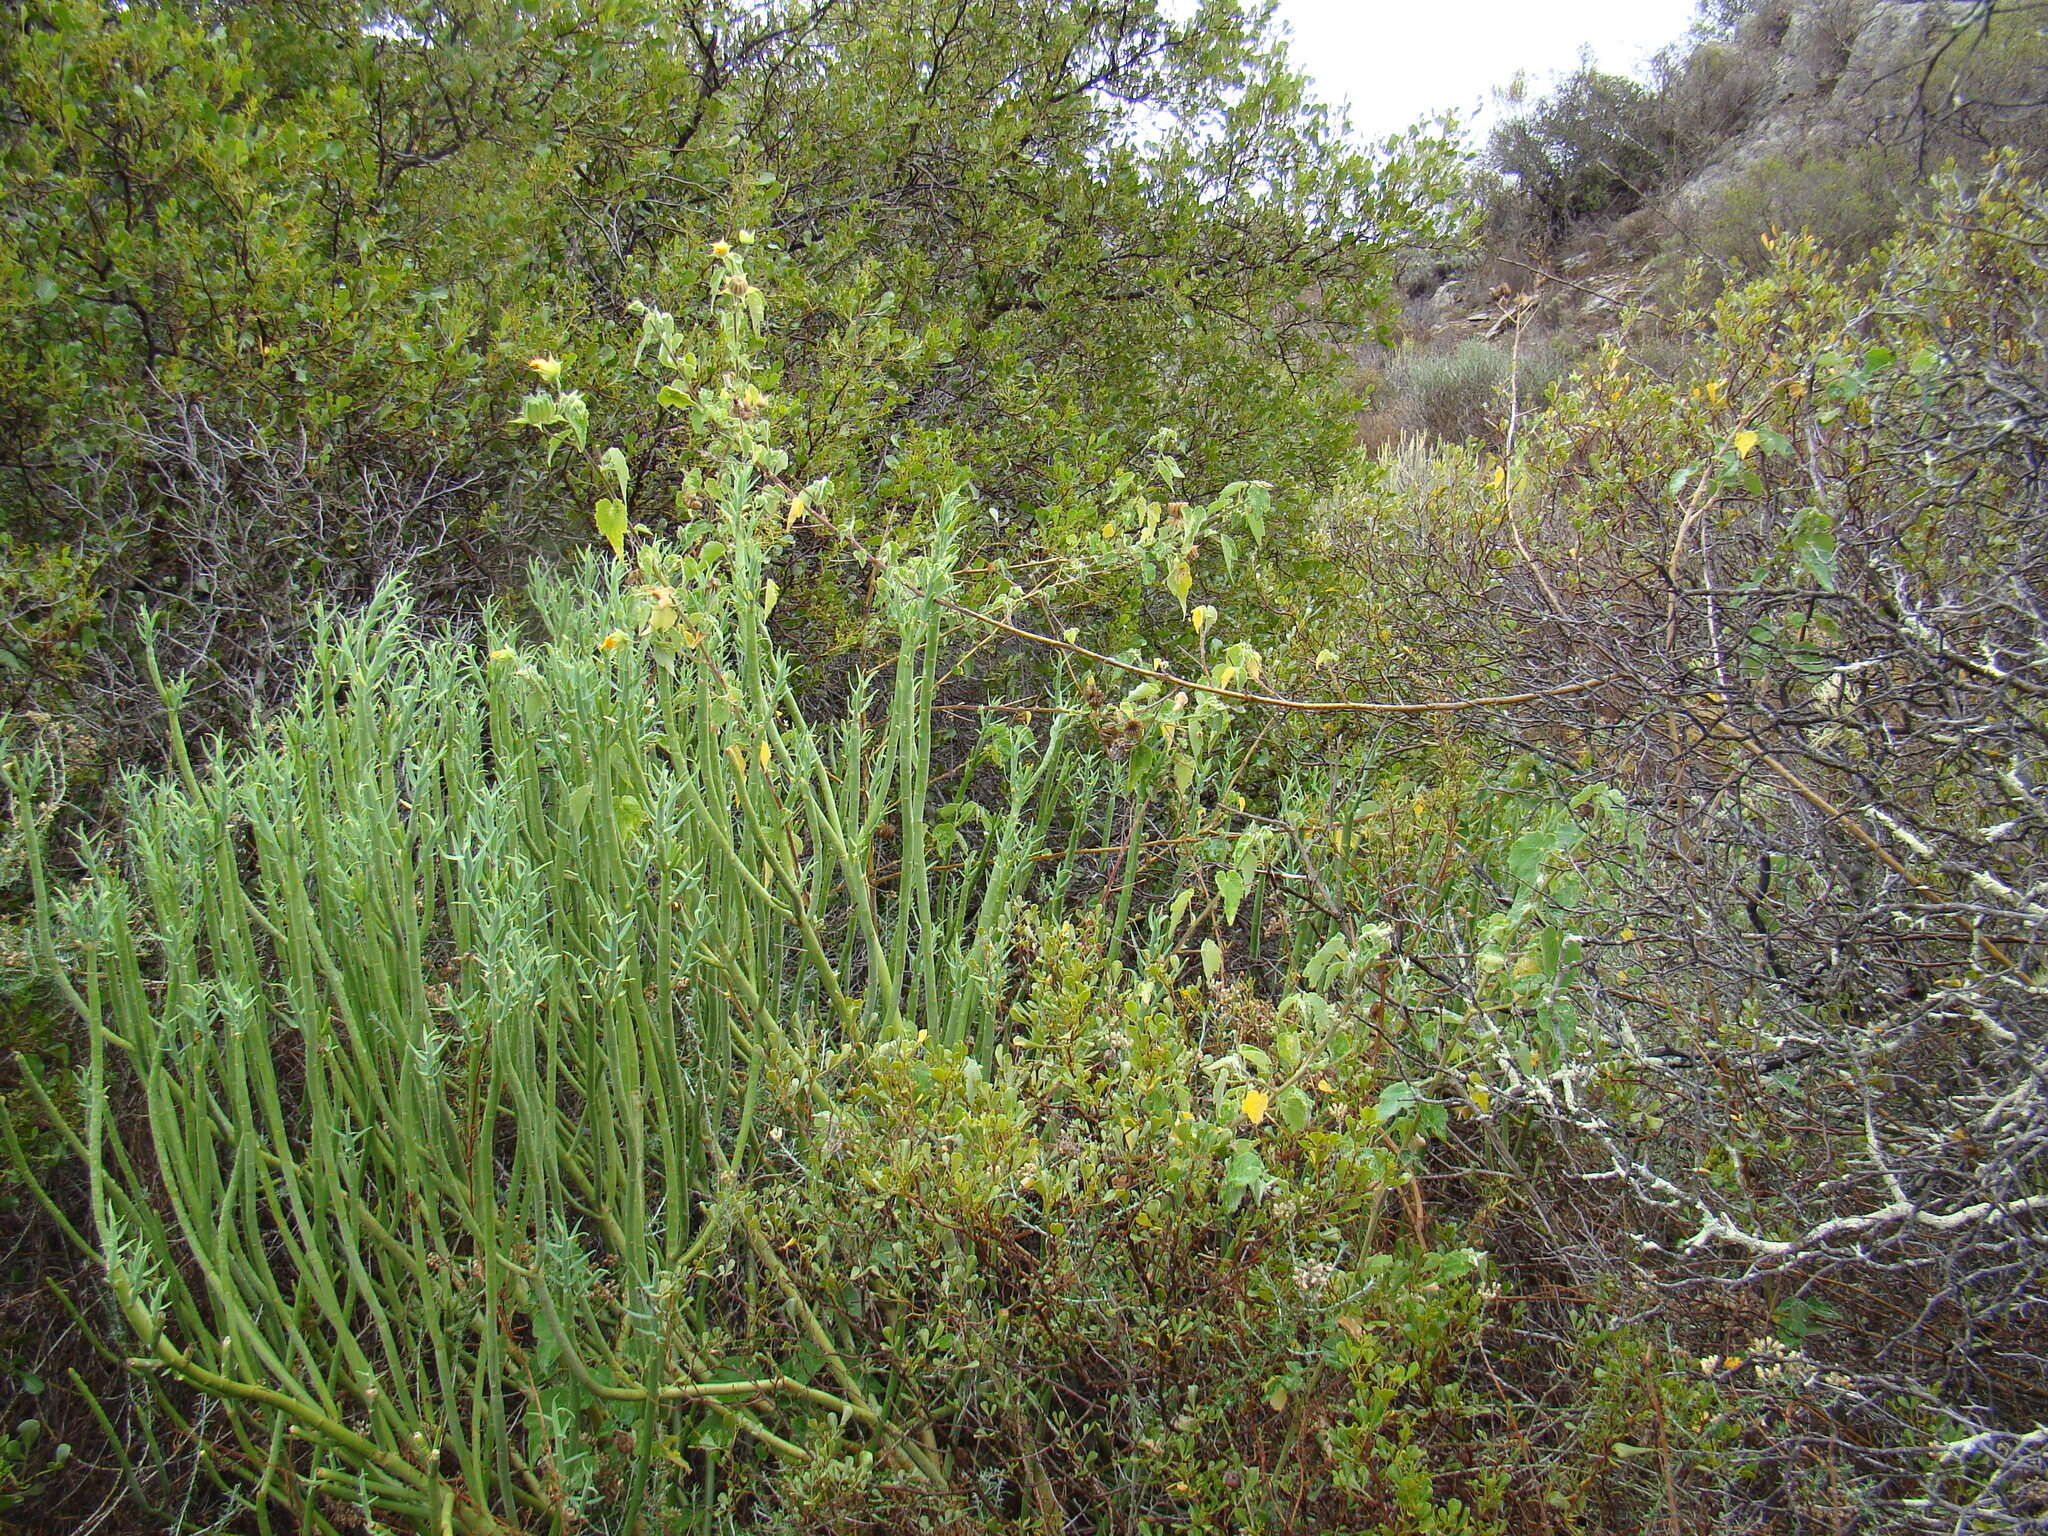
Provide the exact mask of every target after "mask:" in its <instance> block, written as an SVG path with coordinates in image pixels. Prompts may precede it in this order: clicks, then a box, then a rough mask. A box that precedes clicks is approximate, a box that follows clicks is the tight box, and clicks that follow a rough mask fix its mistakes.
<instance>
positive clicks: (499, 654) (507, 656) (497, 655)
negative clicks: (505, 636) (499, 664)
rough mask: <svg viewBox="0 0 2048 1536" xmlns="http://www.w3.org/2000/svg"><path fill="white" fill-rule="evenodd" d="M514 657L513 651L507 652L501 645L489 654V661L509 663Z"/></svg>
mask: <svg viewBox="0 0 2048 1536" xmlns="http://www.w3.org/2000/svg"><path fill="white" fill-rule="evenodd" d="M514 656H515V653H514V652H513V651H510V650H508V649H507V648H506V647H504V646H502V645H501V646H499V647H498V648H497V649H496V650H495V651H493V652H491V660H493V661H511V660H513V659H514Z"/></svg>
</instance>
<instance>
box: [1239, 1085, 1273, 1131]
mask: <svg viewBox="0 0 2048 1536" xmlns="http://www.w3.org/2000/svg"><path fill="white" fill-rule="evenodd" d="M1272 1107H1273V1097H1272V1095H1271V1094H1268V1093H1266V1092H1264V1091H1263V1090H1261V1089H1258V1088H1254V1089H1252V1091H1251V1092H1249V1093H1247V1094H1246V1095H1245V1096H1244V1117H1245V1119H1247V1120H1249V1121H1251V1123H1252V1124H1253V1125H1264V1124H1265V1123H1266V1111H1267V1110H1269V1109H1271V1108H1272Z"/></svg>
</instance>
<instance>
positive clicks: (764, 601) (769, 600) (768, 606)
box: [761, 581, 782, 619]
mask: <svg viewBox="0 0 2048 1536" xmlns="http://www.w3.org/2000/svg"><path fill="white" fill-rule="evenodd" d="M781 596H782V588H780V587H778V586H777V585H776V584H775V583H774V582H772V581H765V582H763V583H762V584H761V617H762V618H764V619H765V618H767V617H768V615H769V614H771V613H773V612H774V611H775V600H776V599H777V598H779V597H781Z"/></svg>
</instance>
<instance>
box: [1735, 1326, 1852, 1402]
mask: <svg viewBox="0 0 2048 1536" xmlns="http://www.w3.org/2000/svg"><path fill="white" fill-rule="evenodd" d="M1699 1364H1700V1372H1701V1374H1703V1375H1707V1376H1719V1377H1723V1378H1726V1377H1730V1376H1733V1375H1734V1374H1735V1373H1736V1372H1737V1371H1739V1370H1741V1369H1742V1368H1743V1367H1744V1366H1749V1367H1752V1374H1753V1376H1754V1379H1755V1381H1756V1383H1757V1385H1759V1386H1777V1385H1779V1384H1783V1385H1786V1386H1791V1387H1808V1386H1811V1385H1812V1384H1813V1383H1814V1381H1815V1380H1816V1379H1818V1380H1819V1381H1820V1382H1821V1384H1822V1385H1824V1386H1828V1387H1832V1388H1834V1389H1835V1390H1836V1391H1838V1392H1847V1391H1850V1390H1852V1389H1853V1388H1854V1387H1855V1385H1856V1383H1855V1382H1854V1381H1853V1380H1852V1379H1851V1378H1850V1377H1848V1376H1846V1375H1844V1374H1843V1373H1842V1372H1840V1371H1828V1372H1825V1373H1822V1372H1820V1371H1819V1370H1817V1369H1816V1368H1815V1366H1814V1363H1813V1362H1812V1361H1811V1360H1809V1359H1808V1358H1807V1357H1806V1353H1805V1351H1804V1350H1798V1349H1788V1348H1787V1347H1786V1346H1785V1345H1784V1344H1782V1343H1780V1342H1779V1341H1778V1340H1776V1339H1773V1338H1769V1337H1767V1336H1763V1335H1759V1336H1758V1337H1756V1338H1753V1339H1751V1340H1750V1341H1749V1351H1748V1353H1747V1354H1741V1355H1702V1356H1701V1357H1700V1362H1699Z"/></svg>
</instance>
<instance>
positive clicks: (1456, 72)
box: [1279, 0, 1696, 138]
mask: <svg viewBox="0 0 2048 1536" xmlns="http://www.w3.org/2000/svg"><path fill="white" fill-rule="evenodd" d="M1695 9H1696V7H1695V3H1694V0H1280V13H1279V14H1280V20H1281V21H1282V22H1283V23H1284V24H1285V25H1286V26H1287V27H1289V28H1290V29H1291V30H1292V32H1293V34H1294V36H1293V42H1292V44H1291V45H1290V47H1289V50H1288V52H1289V54H1290V55H1291V56H1292V57H1293V59H1294V61H1295V65H1296V67H1297V68H1299V69H1301V70H1302V71H1303V72H1304V73H1305V74H1307V75H1308V76H1309V78H1311V79H1312V80H1314V81H1315V82H1316V85H1317V87H1318V90H1319V93H1320V94H1321V95H1322V96H1323V98H1324V99H1325V100H1327V101H1331V102H1338V101H1348V102H1349V103H1350V106H1351V122H1352V126H1353V127H1354V128H1357V129H1358V130H1360V131H1361V132H1363V133H1365V134H1367V135H1368V136H1370V137H1373V138H1378V137H1380V136H1382V135H1384V134H1388V133H1393V132H1396V131H1398V130H1400V129H1402V128H1405V127H1407V126H1408V125H1409V124H1410V123H1413V122H1414V121H1415V120H1416V119H1417V118H1420V117H1423V116H1425V115H1427V114H1429V113H1431V112H1439V111H1446V110H1454V111H1456V112H1457V113H1458V114H1459V116H1460V118H1461V119H1464V120H1467V121H1470V119H1471V118H1472V116H1473V115H1474V111H1475V109H1477V108H1478V107H1480V106H1481V105H1482V103H1483V102H1484V101H1485V99H1486V98H1487V97H1488V95H1489V93H1490V92H1492V90H1493V89H1494V88H1495V87H1497V86H1502V85H1506V84H1507V83H1508V82H1509V81H1510V80H1512V79H1513V78H1514V76H1515V74H1516V72H1517V71H1522V72H1525V73H1526V74H1527V75H1528V77H1529V82H1530V84H1531V85H1532V86H1535V87H1537V88H1539V90H1540V88H1541V87H1543V86H1545V85H1546V84H1548V83H1549V81H1550V79H1551V78H1552V77H1553V76H1554V75H1557V74H1560V73H1563V72H1566V71H1569V70H1571V69H1572V68H1573V67H1574V66H1575V65H1576V64H1577V63H1578V57H1579V50H1580V49H1581V48H1588V49H1590V50H1591V51H1592V54H1593V58H1594V62H1595V63H1597V64H1598V65H1599V66H1600V67H1601V68H1602V69H1605V70H1610V71H1612V72H1614V73H1616V74H1638V73H1640V72H1641V70H1642V68H1643V66H1644V65H1646V64H1647V63H1648V62H1649V59H1650V56H1651V55H1652V54H1654V53H1655V52H1656V51H1657V50H1658V49H1659V48H1662V47H1663V46H1664V45H1665V44H1666V43H1670V42H1674V41H1676V40H1677V39H1678V38H1679V37H1680V36H1682V35H1683V34H1684V32H1685V29H1686V26H1687V25H1688V23H1690V22H1691V20H1692V18H1693V15H1694V12H1695Z"/></svg>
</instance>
